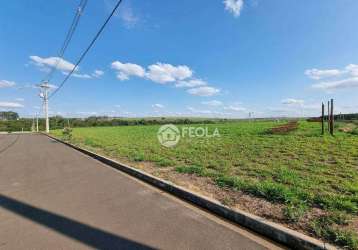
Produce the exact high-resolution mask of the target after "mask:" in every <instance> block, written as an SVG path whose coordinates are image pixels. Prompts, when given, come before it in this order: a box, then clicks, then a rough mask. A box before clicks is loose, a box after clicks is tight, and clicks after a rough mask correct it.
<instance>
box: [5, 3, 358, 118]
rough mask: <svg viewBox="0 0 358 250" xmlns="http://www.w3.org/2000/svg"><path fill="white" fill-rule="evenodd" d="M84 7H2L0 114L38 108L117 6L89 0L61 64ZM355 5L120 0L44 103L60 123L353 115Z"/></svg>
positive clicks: (357, 39) (356, 106) (357, 37)
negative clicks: (325, 105) (332, 107)
mask: <svg viewBox="0 0 358 250" xmlns="http://www.w3.org/2000/svg"><path fill="white" fill-rule="evenodd" d="M78 3H79V1H75V0H66V1H63V0H53V1H51V3H49V1H47V0H33V1H24V0H14V1H6V2H4V3H3V4H2V7H1V8H0V37H1V41H0V110H15V111H17V112H19V113H20V115H22V116H32V115H34V114H36V113H41V112H42V111H41V100H40V98H39V96H38V92H39V90H38V89H37V88H36V84H38V83H39V82H40V81H41V79H43V77H44V76H45V74H46V72H48V71H49V70H50V69H51V68H52V67H56V66H57V69H58V70H57V71H56V74H55V76H54V78H53V80H52V82H51V84H52V85H53V89H55V88H56V86H57V85H59V83H60V82H61V80H62V79H63V78H64V77H65V76H66V74H68V72H69V71H71V70H72V68H73V66H74V65H73V64H74V63H75V62H76V60H77V59H78V57H79V55H80V53H81V52H82V51H83V49H84V48H85V47H86V46H87V45H88V43H89V41H90V39H91V38H92V37H93V36H94V34H95V33H96V32H97V30H98V28H99V26H100V25H101V24H102V23H103V20H104V19H105V18H106V16H107V15H108V14H109V12H110V10H111V8H112V7H113V6H114V4H115V1H114V0H96V1H94V0H89V1H88V5H87V7H86V9H85V11H84V12H83V15H82V18H81V20H80V23H79V26H78V29H77V31H76V33H75V35H74V37H73V40H72V42H71V43H70V45H69V47H68V49H67V51H66V53H65V57H64V60H61V61H60V60H59V59H58V58H57V57H56V55H57V54H58V51H59V49H60V46H61V44H62V42H63V40H64V38H65V34H66V32H67V29H68V27H69V25H70V23H71V21H72V18H73V15H74V12H75V9H76V7H77V5H78ZM357 13H358V1H356V0H345V1H341V0H316V1H295V0H273V1H266V0H211V1H207V0H206V1H204V0H195V1H192V0H182V1H165V0H153V1H143V0H123V4H122V5H121V6H120V9H119V11H118V12H117V13H116V16H115V17H114V18H113V19H112V20H111V22H110V23H109V25H108V26H107V28H106V30H105V32H104V33H103V34H102V36H101V37H100V39H99V40H98V42H97V43H96V45H95V47H94V48H93V49H92V50H91V51H90V53H89V54H88V56H87V57H86V59H85V60H84V61H83V63H82V64H81V65H80V67H79V68H77V69H76V71H75V73H74V75H73V77H71V78H70V80H69V81H68V82H67V83H66V85H65V86H64V88H62V89H61V90H60V91H59V92H58V93H57V94H56V95H55V96H54V98H53V99H51V101H50V110H51V113H52V114H59V115H64V116H78V117H83V116H89V115H113V116H158V115H168V116H169V115H170V116H188V115H190V116H207V117H249V114H250V113H251V115H253V116H256V117H270V116H284V115H289V116H297V115H305V116H311V115H319V112H320V103H321V102H322V101H324V102H326V101H327V100H328V99H330V98H334V99H335V101H336V107H337V112H358V98H357V97H358V46H357V44H358V32H356V29H357V27H356V26H357Z"/></svg>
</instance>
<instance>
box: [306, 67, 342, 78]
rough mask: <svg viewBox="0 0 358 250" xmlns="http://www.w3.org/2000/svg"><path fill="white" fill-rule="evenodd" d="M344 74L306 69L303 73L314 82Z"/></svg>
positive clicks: (335, 71) (328, 70) (338, 71)
mask: <svg viewBox="0 0 358 250" xmlns="http://www.w3.org/2000/svg"><path fill="white" fill-rule="evenodd" d="M343 73H344V72H343V71H341V70H338V69H325V70H319V69H308V70H306V71H305V75H306V76H308V77H309V78H311V79H314V80H320V79H322V78H327V77H333V76H339V75H342V74H343Z"/></svg>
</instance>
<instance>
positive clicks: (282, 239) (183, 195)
mask: <svg viewBox="0 0 358 250" xmlns="http://www.w3.org/2000/svg"><path fill="white" fill-rule="evenodd" d="M41 134H42V135H46V136H47V137H49V138H51V139H53V140H56V141H58V142H60V143H62V144H64V145H67V146H69V147H71V148H73V149H75V150H77V151H80V152H81V153H83V154H85V155H88V156H90V157H92V158H94V159H96V160H98V161H100V162H102V163H104V164H106V165H108V166H110V167H112V168H115V169H117V170H119V171H121V172H124V173H126V174H129V175H130V176H133V177H135V178H137V179H140V180H142V181H144V182H146V183H148V184H150V185H152V186H155V187H157V188H159V189H161V190H163V191H165V192H168V193H170V194H172V195H174V196H176V197H178V198H180V199H182V200H185V201H187V202H190V203H192V204H194V205H196V206H199V207H201V208H203V209H205V210H207V211H209V212H211V213H213V214H215V215H217V216H220V217H222V218H225V219H227V220H229V221H231V222H233V223H235V224H238V225H240V226H243V227H245V228H248V229H250V230H252V231H254V232H256V233H258V234H261V235H263V236H265V237H267V238H269V239H271V240H274V241H276V242H278V243H281V244H284V245H286V246H289V247H291V248H293V249H322V250H323V249H328V250H330V249H332V250H333V249H337V248H336V247H334V246H332V245H330V244H328V243H324V242H322V241H320V240H317V239H315V238H313V237H310V236H307V235H304V234H302V233H300V232H296V231H294V230H292V229H289V228H286V227H284V226H282V225H279V224H276V223H274V222H270V221H268V220H266V219H265V218H262V217H259V216H256V215H253V214H250V213H247V212H245V211H242V210H239V209H235V210H233V209H231V208H229V207H227V206H225V205H223V204H221V203H218V202H217V201H215V200H211V199H210V198H208V197H205V196H203V195H201V194H197V193H194V192H193V191H189V190H187V189H185V188H183V187H179V186H177V185H175V184H173V183H171V182H168V181H165V180H163V179H160V178H157V177H155V176H153V175H151V174H148V173H146V172H144V171H141V170H139V169H136V168H133V167H131V166H128V165H126V164H123V163H120V162H118V161H115V160H113V159H110V158H107V157H105V156H102V155H99V154H97V153H94V152H91V151H89V150H87V149H83V148H80V147H78V146H76V145H73V144H71V143H68V142H65V141H63V140H61V139H59V138H56V137H54V136H52V135H49V134H45V133H41Z"/></svg>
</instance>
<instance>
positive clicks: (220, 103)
mask: <svg viewBox="0 0 358 250" xmlns="http://www.w3.org/2000/svg"><path fill="white" fill-rule="evenodd" d="M202 104H204V105H208V106H213V107H218V106H221V105H223V103H222V102H220V101H217V100H212V101H206V102H202Z"/></svg>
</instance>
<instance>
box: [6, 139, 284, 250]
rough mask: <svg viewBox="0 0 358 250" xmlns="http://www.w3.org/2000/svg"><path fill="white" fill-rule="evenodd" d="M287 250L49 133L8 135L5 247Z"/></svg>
mask: <svg viewBox="0 0 358 250" xmlns="http://www.w3.org/2000/svg"><path fill="white" fill-rule="evenodd" d="M89 248H90V249H91V248H92V249H205V250H208V249H220V250H222V249H245V250H249V249H255V250H256V249H280V247H279V246H278V245H276V244H274V243H271V242H269V241H268V240H266V239H263V238H261V237H259V236H258V235H255V234H253V233H251V232H248V231H246V230H244V229H242V228H239V227H237V226H234V225H231V224H229V223H227V222H225V221H223V220H221V219H219V218H217V217H214V216H212V215H210V214H208V213H206V212H204V211H202V210H200V209H198V208H195V207H193V206H192V205H190V204H187V203H185V202H183V201H181V200H179V199H176V198H174V197H172V196H171V195H169V194H166V193H164V192H162V191H160V190H158V189H156V188H153V187H151V186H149V185H147V184H145V183H143V182H141V181H138V180H136V179H134V178H132V177H129V176H128V175H126V174H124V173H121V172H119V171H117V170H114V169H112V168H110V167H108V166H106V165H104V164H102V163H100V162H98V161H96V160H94V159H92V158H90V157H88V156H86V155H84V154H81V153H79V152H77V151H75V150H74V149H71V148H69V147H67V146H65V145H63V144H61V143H58V142H56V141H54V140H52V139H50V138H48V137H46V136H44V135H31V134H24V135H15V134H12V135H0V249H89Z"/></svg>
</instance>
